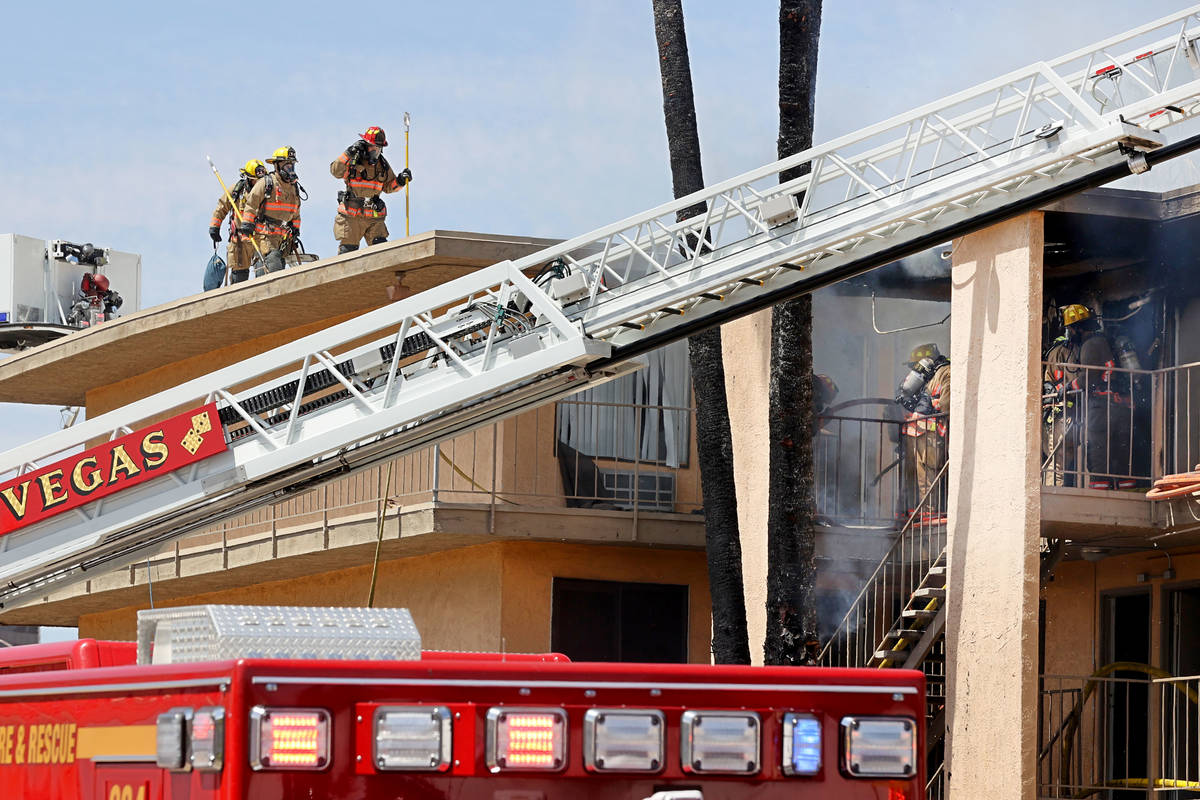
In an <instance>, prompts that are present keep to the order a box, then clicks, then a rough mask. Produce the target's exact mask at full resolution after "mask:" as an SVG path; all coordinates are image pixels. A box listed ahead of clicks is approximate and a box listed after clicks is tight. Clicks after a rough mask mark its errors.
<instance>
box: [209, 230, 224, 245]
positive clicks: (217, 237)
mask: <svg viewBox="0 0 1200 800" xmlns="http://www.w3.org/2000/svg"><path fill="white" fill-rule="evenodd" d="M208 237H209V238H210V239H212V240H213V244H214V245H215V244H216V243H217V242H219V241H221V227H220V226H219V225H210V226H208Z"/></svg>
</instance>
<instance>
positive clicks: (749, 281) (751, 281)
mask: <svg viewBox="0 0 1200 800" xmlns="http://www.w3.org/2000/svg"><path fill="white" fill-rule="evenodd" d="M738 283H745V284H747V285H749V286H762V285H763V282H762V280H760V279H759V278H738Z"/></svg>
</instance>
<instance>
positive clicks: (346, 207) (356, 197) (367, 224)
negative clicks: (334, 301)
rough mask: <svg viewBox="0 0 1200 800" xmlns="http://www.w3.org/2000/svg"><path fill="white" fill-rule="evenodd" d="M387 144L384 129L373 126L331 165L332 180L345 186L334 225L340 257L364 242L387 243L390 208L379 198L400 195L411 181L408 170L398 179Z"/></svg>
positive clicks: (339, 200)
mask: <svg viewBox="0 0 1200 800" xmlns="http://www.w3.org/2000/svg"><path fill="white" fill-rule="evenodd" d="M387 143H388V142H387V135H386V134H385V133H384V132H383V128H379V127H375V126H371V127H370V128H367V130H366V132H365V133H363V134H362V135H361V136H360V137H359V139H358V141H357V142H355V143H354V144H352V145H350V146H349V147H347V148H346V152H344V153H342V154H341V155H340V156H338V157H337V160H336V161H334V162H333V163H332V164H330V165H329V171H330V173H332V174H333V177H335V178H341V179H342V180H344V181H345V182H346V189H345V190H344V191H341V192H338V209H337V217H336V218H335V219H334V221H333V236H334V238H335V239H337V240H338V254H339V255H340V254H342V253H349V252H350V251H351V250H357V249H358V243H359V241H360V240H362V239H366V240H367V244H379V243H380V242H386V241H387V237H388V229H387V224H386V223H385V222H384V220H385V219H386V218H387V206H386V205H385V204H384V202H383V198H382V197H380V196H379V195H380V194H381V193H384V192H387V193H391V192H396V191H399V190H400V189H402V188H404V185H405V184H406V183H408V182H409V181H410V180H412V173H411V172H410V171H409V170H408V168H407V167H405V168H404V169H402V170H400V174H399V175H397V174H396V173H395V172H394V171H393V170H392V165H391V164H389V163H388V160H387V159H386V158H384V157H383V148H385V147H387Z"/></svg>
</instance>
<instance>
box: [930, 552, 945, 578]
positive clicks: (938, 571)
mask: <svg viewBox="0 0 1200 800" xmlns="http://www.w3.org/2000/svg"><path fill="white" fill-rule="evenodd" d="M944 560H945V557H944V556H943V557H941V558H939V559H938V563H937V565H936V566H933V567H930V568H929V574H930V575H941V576H943V577H944V576H945V575H946V565H945V564H943V563H942V562H943V561H944Z"/></svg>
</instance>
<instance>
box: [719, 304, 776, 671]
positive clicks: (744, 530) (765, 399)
mask: <svg viewBox="0 0 1200 800" xmlns="http://www.w3.org/2000/svg"><path fill="white" fill-rule="evenodd" d="M721 351H722V355H723V358H724V361H725V394H726V396H727V398H728V401H729V428H730V431H731V432H732V434H733V473H734V481H735V483H736V484H737V504H738V528H739V531H740V533H741V538H742V581H743V584H744V593H745V595H746V623H747V630H748V631H749V636H750V658H751V660H752V661H753V663H755V664H761V663H762V660H763V640H764V639H765V638H766V633H767V506H768V490H769V488H770V479H769V477H768V476H769V475H770V471H769V467H770V456H771V454H770V450H769V448H767V447H764V446H763V443H764V442H766V441H767V440H768V439H769V438H770V436H769V433H770V431H769V429H768V422H769V419H770V418H769V406H770V374H771V310H770V309H766V310H764V311H759V312H758V313H755V314H751V315H750V316H748V317H742V318H741V319H738V320H734V321H733V322H730V323H727V324H725V325H723V326H722V327H721Z"/></svg>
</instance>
